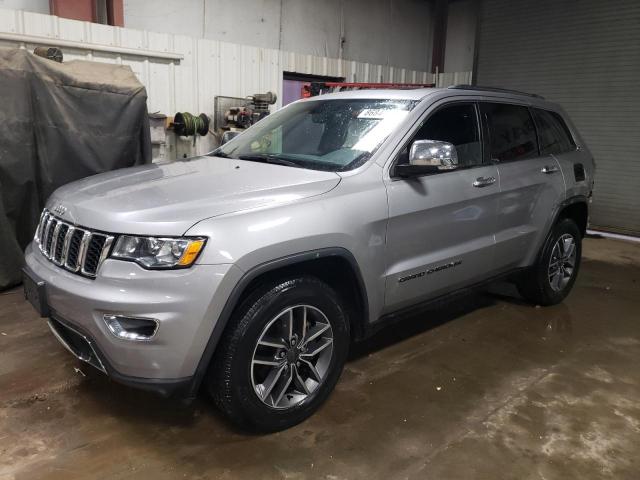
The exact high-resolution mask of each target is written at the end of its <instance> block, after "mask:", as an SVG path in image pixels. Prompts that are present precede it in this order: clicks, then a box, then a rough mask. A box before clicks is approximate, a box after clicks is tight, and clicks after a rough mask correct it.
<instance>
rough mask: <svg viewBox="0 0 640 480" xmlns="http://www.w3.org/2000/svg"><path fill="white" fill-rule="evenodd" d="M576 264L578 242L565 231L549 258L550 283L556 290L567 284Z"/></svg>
mask: <svg viewBox="0 0 640 480" xmlns="http://www.w3.org/2000/svg"><path fill="white" fill-rule="evenodd" d="M575 266H576V242H575V239H574V238H573V236H572V235H569V234H568V233H565V234H564V235H562V236H561V237H560V238H558V240H557V241H556V243H555V245H554V246H553V250H552V251H551V258H550V259H549V269H548V276H549V285H550V286H551V289H552V290H553V291H555V292H559V291H561V290H562V289H563V288H564V287H566V286H567V284H568V283H569V281H570V280H571V277H572V276H573V272H574V270H575Z"/></svg>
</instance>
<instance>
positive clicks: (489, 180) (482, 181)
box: [473, 177, 496, 188]
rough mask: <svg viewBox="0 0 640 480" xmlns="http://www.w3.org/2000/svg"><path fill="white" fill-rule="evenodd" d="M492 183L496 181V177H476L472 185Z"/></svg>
mask: <svg viewBox="0 0 640 480" xmlns="http://www.w3.org/2000/svg"><path fill="white" fill-rule="evenodd" d="M494 183H496V177H478V178H476V180H475V182H473V186H474V187H478V188H482V187H488V186H489V185H493V184H494Z"/></svg>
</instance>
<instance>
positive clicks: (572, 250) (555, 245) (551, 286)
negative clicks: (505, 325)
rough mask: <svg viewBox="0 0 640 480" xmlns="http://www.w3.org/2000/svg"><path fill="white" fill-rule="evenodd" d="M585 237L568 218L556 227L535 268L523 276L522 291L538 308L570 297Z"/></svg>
mask: <svg viewBox="0 0 640 480" xmlns="http://www.w3.org/2000/svg"><path fill="white" fill-rule="evenodd" d="M581 256H582V236H581V234H580V230H579V229H578V226H577V225H576V223H575V222H574V221H573V220H571V219H569V218H564V219H562V220H560V221H558V223H556V224H555V225H554V227H553V228H552V229H551V232H550V233H549V236H548V237H547V240H546V242H545V244H544V247H543V249H542V252H541V254H540V255H539V257H538V260H537V261H536V263H535V265H533V266H532V267H531V268H530V269H529V270H527V271H526V272H525V273H524V275H522V276H521V277H520V279H519V281H518V283H517V286H518V291H519V292H520V294H521V295H522V296H523V297H524V298H525V299H526V300H528V301H530V302H532V303H535V304H537V305H545V306H546V305H555V304H557V303H560V302H562V300H564V298H565V297H566V296H567V295H568V294H569V292H570V291H571V288H572V287H573V284H574V283H575V281H576V277H577V276H578V270H579V269H580V259H581Z"/></svg>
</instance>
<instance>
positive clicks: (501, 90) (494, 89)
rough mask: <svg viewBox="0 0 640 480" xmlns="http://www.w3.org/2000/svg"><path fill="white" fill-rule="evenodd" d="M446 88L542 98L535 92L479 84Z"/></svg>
mask: <svg viewBox="0 0 640 480" xmlns="http://www.w3.org/2000/svg"><path fill="white" fill-rule="evenodd" d="M448 88H452V89H455V90H480V91H484V92H496V93H513V94H515V95H526V96H527V97H535V98H541V99H543V100H544V97H543V96H542V95H538V94H536V93H527V92H521V91H519V90H510V89H508V88H497V87H482V86H479V85H451V86H450V87H448Z"/></svg>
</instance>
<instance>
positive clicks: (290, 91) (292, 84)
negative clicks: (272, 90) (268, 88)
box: [282, 72, 344, 107]
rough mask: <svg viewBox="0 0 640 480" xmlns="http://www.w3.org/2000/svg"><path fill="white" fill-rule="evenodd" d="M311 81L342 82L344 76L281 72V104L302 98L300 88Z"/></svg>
mask: <svg viewBox="0 0 640 480" xmlns="http://www.w3.org/2000/svg"><path fill="white" fill-rule="evenodd" d="M311 82H344V77H325V76H323V75H304V74H300V73H293V72H284V73H283V74H282V106H283V107H284V106H285V105H288V104H290V103H291V102H295V101H296V100H300V99H301V98H303V96H302V89H303V88H304V87H305V86H309V85H310V84H311Z"/></svg>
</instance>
